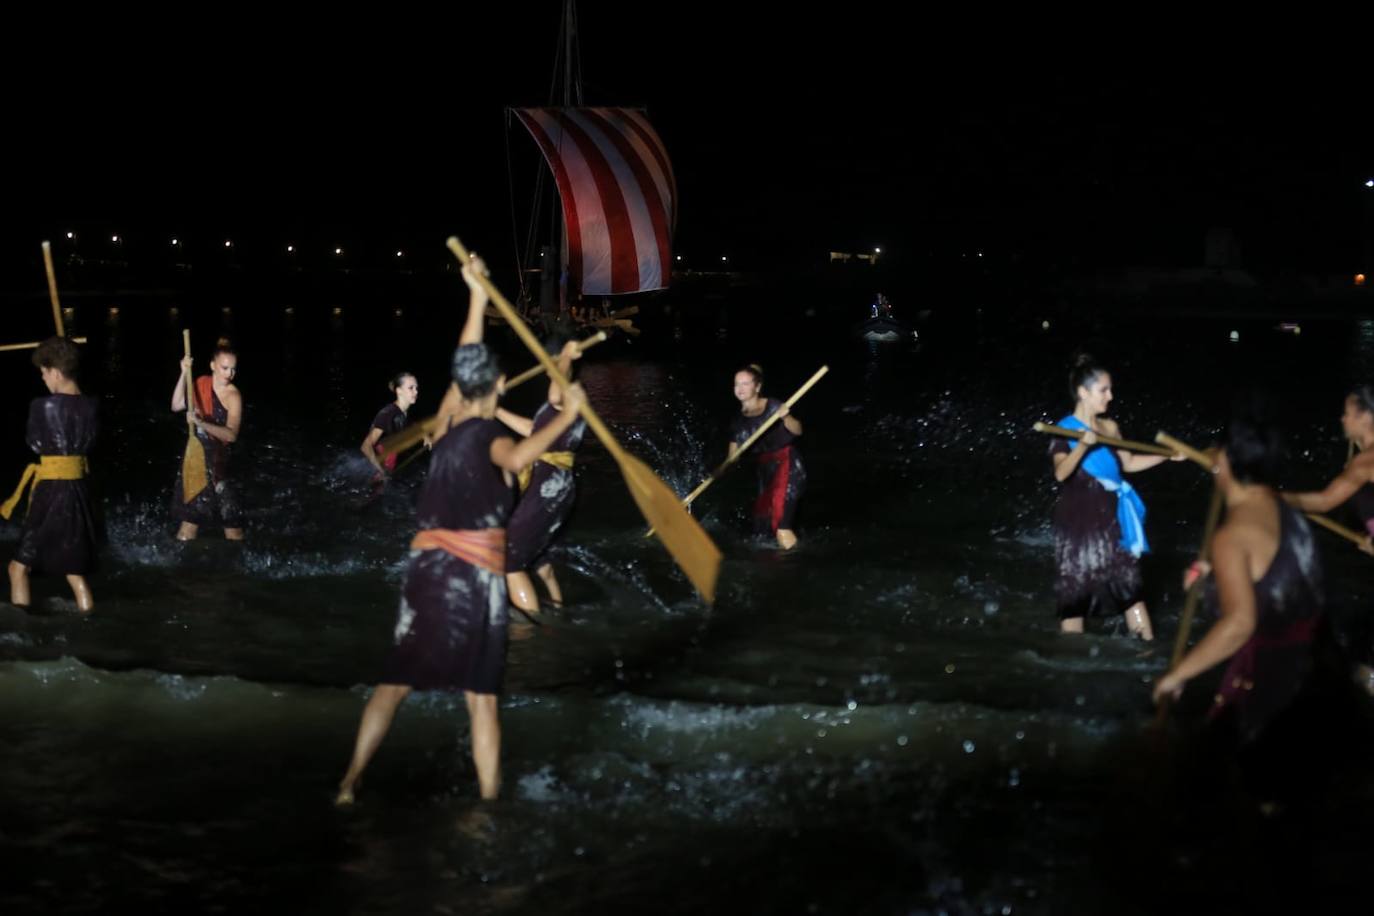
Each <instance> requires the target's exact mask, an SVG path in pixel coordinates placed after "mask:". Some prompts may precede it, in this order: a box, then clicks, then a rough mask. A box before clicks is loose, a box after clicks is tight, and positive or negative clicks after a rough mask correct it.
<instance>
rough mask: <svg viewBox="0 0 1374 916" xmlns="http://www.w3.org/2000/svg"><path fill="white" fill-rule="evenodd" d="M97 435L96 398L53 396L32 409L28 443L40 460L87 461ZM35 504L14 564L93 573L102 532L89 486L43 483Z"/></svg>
mask: <svg viewBox="0 0 1374 916" xmlns="http://www.w3.org/2000/svg"><path fill="white" fill-rule="evenodd" d="M96 431H97V421H96V400H95V398H91V397H87V396H86V395H81V394H51V395H48V396H47V397H43V398H34V399H33V402H32V403H31V404H29V423H28V430H27V433H26V436H25V439H26V440H27V442H28V444H29V448H31V449H33V451H34V452H35V453H36V454H39V455H85V454H87V453H88V452H89V451H90V448H91V444H92V443H94V442H95V436H96ZM29 499H30V501H29V507H28V514H27V515H26V516H25V517H24V526H23V529H22V530H21V531H20V534H19V549H18V550H17V551H15V554H14V558H15V559H16V560H18V561H19V562H20V563H23V564H24V565H25V566H27V567H29V568H30V569H34V570H37V571H40V572H47V573H52V574H55V575H66V576H81V575H85V574H86V573H88V572H90V570H91V569H92V568H93V567H94V565H95V542H96V528H95V521H94V517H93V516H92V513H91V498H90V489H89V486H88V484H87V482H86V480H85V479H82V480H42V481H39V482H38V483H36V484H34V487H33V491H32V494H31V496H30V498H29ZM21 505H22V503H21Z"/></svg>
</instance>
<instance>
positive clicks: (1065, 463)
mask: <svg viewBox="0 0 1374 916" xmlns="http://www.w3.org/2000/svg"><path fill="white" fill-rule="evenodd" d="M1096 442H1097V433H1096V432H1095V431H1094V430H1091V429H1089V430H1086V431H1085V432H1084V433H1083V438H1082V439H1079V440H1078V442H1077V443H1076V444H1075V445H1071V446H1070V447H1069V450H1068V451H1067V452H1055V453H1054V455H1052V456H1051V458H1052V460H1053V461H1054V479H1055V480H1057V481H1059V482H1060V483H1063V482H1064V481H1066V480H1068V479H1069V478H1070V477H1072V476H1073V472H1074V471H1075V470H1077V469H1078V465H1079V463H1080V462H1082V460H1083V456H1084V455H1086V454H1088V449H1090V448H1092V447H1093V445H1094V444H1096Z"/></svg>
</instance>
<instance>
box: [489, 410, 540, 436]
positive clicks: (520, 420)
mask: <svg viewBox="0 0 1374 916" xmlns="http://www.w3.org/2000/svg"><path fill="white" fill-rule="evenodd" d="M496 419H498V420H500V421H501V422H502V423H504V424H506V425H507V426H509V427H510V428H511V429H512V430H514V431H515V432H517V433H519V434H520V435H522V436H528V435H529V434H530V433H532V432H534V421H533V420H531V419H530V418H529V417H522V416H520V415H519V414H518V413H511V412H510V411H509V410H507V409H506V408H504V407H498V408H496Z"/></svg>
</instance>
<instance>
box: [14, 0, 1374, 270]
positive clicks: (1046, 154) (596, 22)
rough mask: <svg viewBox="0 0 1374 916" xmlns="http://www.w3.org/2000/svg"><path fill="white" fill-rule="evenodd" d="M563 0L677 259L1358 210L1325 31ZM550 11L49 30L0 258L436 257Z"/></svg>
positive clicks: (518, 181) (1079, 236) (475, 192)
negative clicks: (1081, 38)
mask: <svg viewBox="0 0 1374 916" xmlns="http://www.w3.org/2000/svg"><path fill="white" fill-rule="evenodd" d="M582 6H583V9H581V10H580V13H579V18H580V26H581V28H580V50H581V57H582V68H581V70H582V78H583V85H584V92H585V98H586V101H587V102H588V103H589V104H625V105H640V106H644V107H646V108H647V110H648V112H649V116H650V118H651V120H652V121H653V122H654V124H655V125H656V127H657V128H658V130H659V132H660V134H661V135H662V136H663V138H664V140H665V142H666V143H667V146H668V149H669V152H670V154H671V155H672V157H673V162H674V166H675V168H676V170H677V175H678V181H679V185H680V189H681V200H680V216H679V231H678V236H677V245H676V247H677V249H678V250H679V251H681V252H684V253H687V254H688V255H689V256H692V257H694V258H702V257H714V256H715V255H716V254H717V253H726V252H728V253H729V254H730V255H731V256H732V260H733V261H734V263H735V264H736V265H738V266H740V267H742V268H746V269H747V268H749V267H751V266H766V265H779V264H789V263H806V262H810V261H813V260H815V259H817V258H820V257H823V255H824V252H825V251H827V250H829V249H831V248H841V249H850V250H853V249H863V248H868V247H871V246H874V245H883V246H885V247H886V249H887V250H888V251H890V252H892V253H893V254H894V255H895V256H898V257H901V256H902V255H904V254H920V253H924V254H925V255H929V254H930V253H931V252H939V251H946V250H957V249H959V248H961V247H963V246H969V245H976V246H979V247H983V248H986V249H988V250H990V251H996V252H1001V253H1007V252H1018V253H1021V254H1023V255H1026V256H1030V257H1033V258H1041V259H1043V260H1052V261H1056V262H1066V263H1074V264H1081V265H1084V266H1087V267H1093V266H1104V267H1111V266H1125V265H1132V264H1142V265H1159V266H1180V267H1183V266H1195V265H1197V264H1200V262H1201V257H1202V238H1203V234H1204V232H1205V231H1206V229H1207V228H1208V227H1209V226H1229V227H1231V228H1233V229H1234V230H1235V231H1236V232H1237V234H1238V236H1239V239H1240V242H1241V246H1242V250H1243V253H1244V260H1245V266H1246V267H1248V268H1250V269H1252V270H1260V271H1266V270H1268V271H1277V272H1283V271H1312V272H1319V271H1330V272H1344V271H1345V270H1346V269H1347V268H1349V267H1350V266H1351V265H1352V264H1353V263H1354V261H1355V260H1358V251H1359V247H1360V234H1361V232H1362V231H1365V230H1362V226H1363V222H1364V221H1366V220H1368V219H1369V216H1368V212H1369V210H1370V209H1371V208H1374V205H1372V204H1371V203H1370V202H1369V201H1368V200H1366V199H1365V198H1366V197H1368V196H1371V195H1374V191H1366V189H1365V188H1364V187H1363V183H1364V181H1365V179H1366V178H1369V177H1372V176H1374V144H1372V143H1371V141H1370V132H1369V126H1368V125H1369V117H1368V115H1369V112H1370V106H1369V104H1368V100H1369V85H1370V81H1369V79H1368V73H1367V72H1365V73H1361V68H1360V67H1358V66H1356V65H1355V64H1354V63H1351V64H1348V65H1347V64H1343V63H1341V62H1340V61H1341V59H1342V57H1343V55H1342V54H1341V53H1339V52H1337V51H1336V50H1335V49H1333V50H1332V53H1330V54H1328V55H1325V58H1326V59H1315V60H1314V57H1313V56H1312V55H1310V54H1309V55H1308V56H1306V57H1303V58H1301V60H1302V61H1303V62H1302V63H1298V60H1299V58H1298V57H1290V56H1287V55H1278V54H1260V53H1258V52H1256V54H1255V55H1254V57H1253V59H1250V60H1246V61H1240V60H1235V59H1232V58H1231V57H1230V55H1229V54H1228V55H1227V56H1226V57H1219V56H1218V53H1219V52H1218V51H1217V49H1216V48H1209V49H1207V50H1206V53H1205V54H1204V53H1203V51H1202V50H1199V49H1197V48H1193V49H1191V50H1188V51H1184V50H1180V49H1178V48H1174V47H1171V46H1169V45H1166V44H1160V45H1158V46H1156V47H1154V48H1151V49H1149V51H1148V53H1145V52H1136V53H1130V54H1128V53H1117V52H1115V51H1114V49H1113V48H1111V47H1108V46H1102V47H1099V48H1098V49H1097V50H1096V52H1095V53H1094V54H1093V55H1092V57H1091V58H1089V57H1086V56H1083V55H1081V54H1079V55H1077V56H1070V55H1067V54H1065V53H1064V51H1063V49H1062V47H1060V48H1056V47H1053V46H1050V45H1047V44H1044V43H1042V42H1040V41H1038V40H1036V41H1032V39H1031V38H1030V36H1025V38H1024V40H1020V39H1021V37H1020V36H1017V38H1018V41H1017V42H1016V43H1014V44H1013V43H1011V42H1010V41H1009V40H1008V37H1007V36H1004V37H1003V38H1002V39H1001V40H999V41H993V40H991V39H988V38H985V36H984V35H983V32H982V31H981V30H980V29H978V28H975V27H974V26H973V25H971V24H970V25H966V26H965V27H963V28H959V29H956V28H954V27H953V26H950V25H947V24H945V25H938V24H935V23H920V22H917V23H911V22H908V21H907V16H906V15H898V14H897V13H894V12H891V11H884V12H877V11H876V10H886V8H884V7H875V8H873V9H872V10H869V11H868V12H865V11H864V10H865V7H864V6H863V5H853V4H850V5H846V6H844V7H843V8H837V9H836V10H835V12H834V14H833V15H830V16H819V15H801V14H797V13H795V12H788V13H786V14H782V13H780V14H778V15H777V16H775V17H772V18H763V17H760V18H756V19H745V18H741V16H740V15H739V10H740V9H741V8H742V7H741V5H739V4H735V5H726V4H714V5H713V4H692V5H690V6H687V7H683V8H682V10H683V11H682V12H680V13H672V12H666V11H660V12H658V13H656V14H653V15H651V16H646V14H645V13H644V12H643V9H642V6H627V7H619V6H617V10H624V9H633V10H636V13H635V14H634V15H633V16H630V17H625V16H624V15H623V14H622V13H617V12H612V11H611V10H610V9H609V8H608V6H607V5H605V4H601V5H594V4H590V3H584V4H582ZM750 8H751V9H752V7H750ZM779 9H784V10H790V9H791V8H789V7H779ZM906 12H910V11H909V10H908V11H906ZM754 15H756V16H757V15H759V14H757V13H756V14H754ZM559 17H560V4H558V3H556V2H543V3H537V4H520V5H514V8H512V9H508V10H507V11H506V12H505V13H501V14H499V15H498V16H496V17H495V18H493V17H492V16H491V15H490V14H487V15H485V16H484V17H482V18H473V17H471V16H470V15H469V13H468V11H466V10H463V9H455V10H453V11H450V12H442V13H439V12H426V13H418V12H417V13H414V14H412V15H411V16H410V17H409V18H406V17H404V16H402V15H401V14H399V13H387V14H385V18H382V19H379V20H377V21H375V22H374V21H366V20H360V19H353V20H348V21H343V20H333V19H321V20H319V21H318V22H314V23H301V22H291V23H287V22H284V21H282V22H279V21H276V20H274V19H259V20H253V21H248V20H246V19H240V20H234V21H229V22H225V23H214V22H207V23H201V24H198V25H191V24H189V23H166V22H163V23H160V24H159V25H158V28H166V27H171V28H174V29H179V30H180V31H179V33H178V32H174V33H173V34H172V35H170V36H169V37H168V38H167V39H166V40H158V41H154V40H152V39H151V38H149V37H148V36H147V35H141V36H139V37H130V36H134V35H138V33H139V29H138V28H137V26H136V24H133V23H130V22H127V21H123V22H121V23H120V25H119V28H118V34H111V35H100V36H99V37H98V38H97V37H93V35H92V34H89V33H88V34H87V35H86V36H85V37H84V38H81V39H73V40H71V41H66V40H65V39H64V40H63V41H62V42H61V43H60V44H54V45H53V47H54V48H57V47H60V48H61V55H60V58H61V59H62V61H63V62H61V63H58V62H57V61H56V60H49V61H48V62H46V63H44V65H43V66H42V67H40V68H38V69H37V70H34V69H27V70H26V69H23V68H19V69H15V67H16V65H14V64H10V65H7V66H8V67H10V72H9V73H8V74H7V82H8V83H9V84H10V86H11V89H10V92H9V95H10V100H9V101H10V105H9V106H8V109H9V115H8V119H9V121H10V126H11V128H12V129H11V143H10V144H8V146H9V147H10V149H9V152H10V156H9V157H7V158H8V159H9V162H10V164H9V165H8V166H7V170H8V171H9V172H10V180H9V181H8V182H7V184H8V186H9V193H8V194H7V195H6V196H7V197H8V206H7V207H6V209H7V210H8V215H7V218H6V220H5V228H4V233H5V238H4V242H5V247H6V249H7V254H8V250H12V249H15V248H16V247H17V248H23V249H24V250H27V249H28V247H30V246H31V245H32V244H33V243H34V242H35V241H36V240H37V239H39V238H41V237H44V236H45V235H51V234H55V233H56V232H58V231H59V230H60V229H61V228H62V226H63V225H65V224H67V223H73V224H78V225H83V226H87V227H90V228H97V227H98V228H101V229H102V230H104V229H113V230H115V231H119V232H122V233H124V234H125V235H126V236H128V237H129V238H131V239H136V238H145V237H146V239H148V240H149V242H148V243H149V244H151V240H153V239H161V238H162V236H164V235H178V234H179V235H181V236H183V237H186V236H190V237H198V236H204V237H205V238H206V239H209V238H213V237H218V236H226V237H227V236H229V235H233V236H235V237H236V238H238V239H239V240H240V242H239V244H240V245H244V246H251V245H259V246H263V247H274V246H276V245H277V244H278V242H279V241H281V240H283V239H288V238H311V239H318V240H320V243H321V244H324V243H325V242H326V241H332V240H336V239H337V240H338V241H339V243H340V244H347V245H349V246H350V247H351V249H353V250H357V249H359V248H360V247H361V248H364V249H375V250H377V251H381V250H383V249H388V248H391V247H398V246H406V247H413V246H417V245H433V246H435V248H436V250H437V248H438V246H439V245H440V244H441V241H442V237H443V236H444V235H446V234H448V233H450V232H460V233H463V234H465V235H466V236H468V237H470V238H477V239H481V240H482V244H484V245H486V246H487V247H488V248H489V249H490V248H491V247H492V246H496V247H497V248H498V249H501V248H504V249H505V250H507V251H509V250H512V249H513V247H514V242H513V238H512V236H513V233H512V231H511V203H510V200H509V196H508V180H509V179H508V173H507V163H508V155H507V148H508V144H509V150H510V157H509V162H510V165H511V167H512V168H513V169H514V181H515V186H516V194H517V197H518V198H520V199H524V198H526V197H528V196H529V194H530V189H531V187H532V185H533V176H534V173H535V170H536V169H537V168H539V167H540V165H539V162H538V160H537V159H536V158H535V153H534V147H533V144H532V143H531V142H530V140H529V138H528V137H527V136H526V135H524V134H523V132H522V131H521V130H520V128H519V127H518V126H516V127H513V128H509V129H508V128H507V127H506V124H505V118H504V114H503V111H504V108H505V107H506V106H511V105H529V104H543V103H546V102H547V101H548V94H549V89H550V79H551V76H552V69H553V58H554V50H555V46H556V36H557V30H558V21H559ZM1080 25H1081V24H1080ZM96 31H98V29H97V30H96ZM1013 31H1014V30H1013ZM54 41H57V39H56V38H54ZM1060 44H1061V45H1062V44H1063V42H1062V41H1061V42H1060ZM1228 47H1229V46H1228ZM517 209H521V208H517ZM520 218H521V219H522V220H523V219H526V218H527V217H525V216H523V215H521V217H520ZM440 254H442V253H441V252H440ZM4 263H5V264H6V265H10V266H13V265H14V261H13V258H12V257H7V258H5V259H4Z"/></svg>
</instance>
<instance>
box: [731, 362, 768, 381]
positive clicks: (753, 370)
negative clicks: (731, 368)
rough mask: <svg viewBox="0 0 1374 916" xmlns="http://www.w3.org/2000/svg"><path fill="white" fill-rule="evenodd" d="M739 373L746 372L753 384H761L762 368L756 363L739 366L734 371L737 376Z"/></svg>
mask: <svg viewBox="0 0 1374 916" xmlns="http://www.w3.org/2000/svg"><path fill="white" fill-rule="evenodd" d="M741 372H748V373H749V374H750V375H752V376H753V377H754V383H755V384H757V385H762V384H763V367H762V366H760V365H759V364H758V363H750V364H749V365H747V366H740V367H739V368H738V369H736V370H735V374H737V375H738V374H739V373H741Z"/></svg>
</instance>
